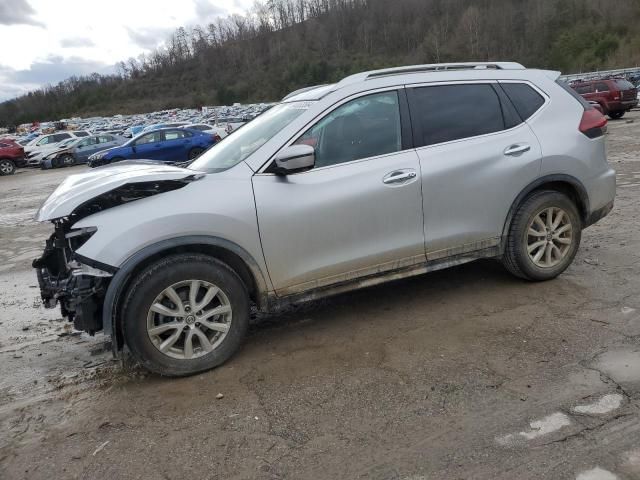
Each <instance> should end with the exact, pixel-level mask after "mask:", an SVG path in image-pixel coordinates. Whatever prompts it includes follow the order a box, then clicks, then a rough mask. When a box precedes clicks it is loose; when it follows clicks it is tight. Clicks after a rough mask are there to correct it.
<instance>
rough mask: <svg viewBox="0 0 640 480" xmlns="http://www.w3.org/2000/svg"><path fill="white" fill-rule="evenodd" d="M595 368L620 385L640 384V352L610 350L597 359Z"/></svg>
mask: <svg viewBox="0 0 640 480" xmlns="http://www.w3.org/2000/svg"><path fill="white" fill-rule="evenodd" d="M594 367H595V368H597V369H598V370H599V371H601V372H603V373H604V374H606V375H608V376H609V377H611V378H612V379H614V380H615V381H616V382H618V383H636V382H638V383H640V352H634V351H631V350H610V351H607V352H605V353H603V354H602V355H600V356H599V357H598V358H597V360H596V362H595V364H594Z"/></svg>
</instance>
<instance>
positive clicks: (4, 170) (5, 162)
mask: <svg viewBox="0 0 640 480" xmlns="http://www.w3.org/2000/svg"><path fill="white" fill-rule="evenodd" d="M15 171H16V164H15V163H13V162H12V161H11V160H9V159H6V158H3V159H1V160H0V175H11V174H13V173H14V172H15Z"/></svg>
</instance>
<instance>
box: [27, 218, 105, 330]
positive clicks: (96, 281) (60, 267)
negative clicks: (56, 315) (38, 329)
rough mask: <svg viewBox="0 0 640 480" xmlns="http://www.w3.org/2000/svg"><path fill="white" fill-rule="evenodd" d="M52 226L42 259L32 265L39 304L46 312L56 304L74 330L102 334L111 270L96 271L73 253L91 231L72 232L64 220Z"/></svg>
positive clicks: (86, 260)
mask: <svg viewBox="0 0 640 480" xmlns="http://www.w3.org/2000/svg"><path fill="white" fill-rule="evenodd" d="M53 223H54V225H55V231H54V233H53V234H52V235H51V236H50V237H49V239H48V240H47V242H46V246H45V249H44V252H43V254H42V256H41V257H40V258H37V259H36V260H34V261H33V268H35V269H36V273H37V275H38V284H39V285H40V294H41V296H42V301H43V303H44V306H45V307H46V308H55V306H56V304H57V303H58V302H59V303H60V310H61V312H62V316H63V317H65V318H66V319H67V320H69V321H70V322H73V326H74V328H75V329H76V330H82V331H85V332H87V333H89V334H90V335H94V334H95V332H97V331H99V330H102V315H101V309H102V303H103V301H104V295H105V293H106V290H107V287H108V285H109V281H110V280H111V277H112V276H113V273H114V272H115V269H113V268H112V267H108V266H102V268H97V266H96V265H90V264H89V263H94V262H91V260H88V259H85V258H83V257H81V256H80V255H77V254H76V253H75V251H76V250H77V249H78V248H80V247H81V246H82V245H83V244H84V242H86V241H87V240H88V239H89V238H90V237H91V235H93V233H95V231H96V230H95V228H83V229H75V230H73V229H71V227H70V222H69V220H68V219H60V220H56V221H54V222H53ZM108 270H111V271H108Z"/></svg>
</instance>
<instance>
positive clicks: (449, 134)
mask: <svg viewBox="0 0 640 480" xmlns="http://www.w3.org/2000/svg"><path fill="white" fill-rule="evenodd" d="M410 95H411V97H410V98H411V114H412V118H413V117H414V116H415V117H417V119H418V122H419V124H421V127H422V128H421V132H420V134H419V135H417V136H416V138H415V140H416V143H417V144H418V145H417V146H426V145H434V144H437V143H444V142H450V141H453V140H460V139H463V138H469V137H477V136H479V135H486V134H488V133H494V132H499V131H501V130H504V129H505V124H504V118H503V116H502V108H501V106H500V100H499V98H498V95H497V94H496V92H495V90H494V89H493V87H492V86H491V85H482V84H478V85H475V84H474V85H442V86H434V87H419V88H414V89H411V91H410Z"/></svg>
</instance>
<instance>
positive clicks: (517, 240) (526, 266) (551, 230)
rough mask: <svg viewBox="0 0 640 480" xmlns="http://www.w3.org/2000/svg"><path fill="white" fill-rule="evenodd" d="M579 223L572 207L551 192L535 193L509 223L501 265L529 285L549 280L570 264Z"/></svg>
mask: <svg viewBox="0 0 640 480" xmlns="http://www.w3.org/2000/svg"><path fill="white" fill-rule="evenodd" d="M581 234H582V221H581V220H580V215H579V213H578V209H577V207H576V205H575V203H574V202H573V201H572V200H571V199H570V198H569V197H567V196H566V195H564V194H563V193H560V192H555V191H541V192H535V193H533V194H532V195H531V196H529V197H528V198H527V199H526V200H525V201H524V202H523V203H522V204H521V205H520V206H519V207H518V210H517V211H516V214H515V216H514V218H513V221H512V222H511V227H510V229H509V235H508V238H507V245H506V248H505V252H504V257H503V263H504V265H505V267H506V268H507V270H509V271H510V272H511V273H512V274H514V275H516V276H518V277H521V278H524V279H526V280H531V281H543V280H550V279H552V278H555V277H557V276H558V275H560V274H561V273H562V272H564V271H565V270H566V269H567V267H568V266H569V265H570V264H571V262H573V259H574V257H575V256H576V253H577V251H578V247H579V246H580V238H581Z"/></svg>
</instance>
